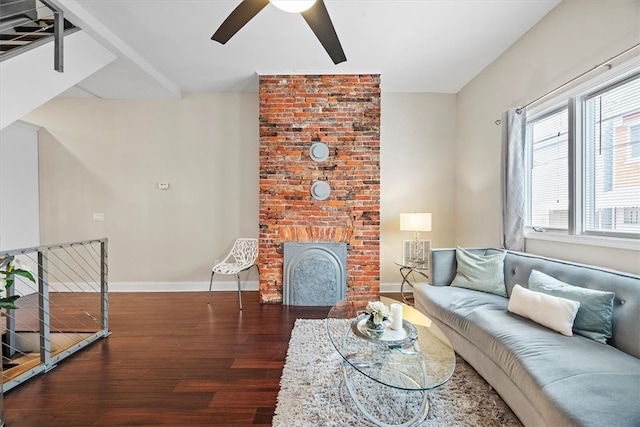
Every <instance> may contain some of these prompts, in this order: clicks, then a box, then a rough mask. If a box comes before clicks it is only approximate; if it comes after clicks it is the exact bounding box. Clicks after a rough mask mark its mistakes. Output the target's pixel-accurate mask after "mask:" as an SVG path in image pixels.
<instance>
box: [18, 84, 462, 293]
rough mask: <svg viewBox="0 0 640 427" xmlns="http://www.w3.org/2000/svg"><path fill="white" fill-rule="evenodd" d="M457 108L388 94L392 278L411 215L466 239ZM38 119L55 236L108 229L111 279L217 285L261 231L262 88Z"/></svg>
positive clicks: (439, 98)
mask: <svg viewBox="0 0 640 427" xmlns="http://www.w3.org/2000/svg"><path fill="white" fill-rule="evenodd" d="M455 108H456V107H455V95H442V94H385V95H383V97H382V123H381V140H382V149H381V168H382V179H381V181H382V184H381V187H382V188H381V204H382V208H381V222H382V232H381V257H382V268H381V281H382V282H383V283H393V282H395V283H397V282H398V281H399V280H400V275H399V273H398V268H397V266H395V265H394V263H393V261H394V260H396V259H399V258H400V257H401V255H402V240H403V239H410V238H411V236H410V233H408V234H407V233H403V232H400V230H399V214H400V213H401V212H412V211H428V212H432V213H433V231H432V232H430V233H423V236H422V237H423V238H425V239H431V240H432V241H433V244H434V245H436V246H450V245H452V244H453V242H454V241H455V239H454V231H455V227H454V209H453V194H454V183H453V161H454V160H453V155H454V140H455ZM27 119H28V120H29V121H31V122H32V123H37V124H39V125H41V126H42V127H43V128H44V129H46V130H44V129H43V131H42V132H41V134H42V135H41V143H40V155H41V157H40V158H41V164H40V172H41V182H40V186H41V208H40V209H41V212H42V241H43V243H55V242H66V241H72V240H83V239H89V238H96V237H102V236H107V237H108V238H109V266H110V269H109V278H110V281H111V282H206V281H207V280H208V278H209V274H210V267H211V263H212V262H213V260H214V258H219V257H221V256H222V255H223V254H225V253H226V251H227V250H228V246H229V244H230V243H231V242H232V240H233V239H234V238H235V237H236V236H240V235H243V236H257V235H258V169H259V166H258V100H257V94H253V93H224V94H223V93H200V94H192V95H189V96H188V97H186V98H185V99H183V100H179V101H173V100H169V101H164V100H160V101H158V100H155V101H105V100H96V99H70V98H64V99H56V100H53V101H51V102H49V103H48V104H46V105H45V106H43V107H41V108H40V109H38V110H36V111H34V112H33V113H31V114H30V115H29V116H28V118H27ZM158 181H168V182H169V183H170V190H168V191H161V190H158V189H157V188H156V184H157V182H158ZM93 213H104V214H105V221H104V222H95V221H93ZM254 279H255V278H254Z"/></svg>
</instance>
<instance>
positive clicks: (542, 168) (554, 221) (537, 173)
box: [527, 108, 569, 230]
mask: <svg viewBox="0 0 640 427" xmlns="http://www.w3.org/2000/svg"><path fill="white" fill-rule="evenodd" d="M527 147H529V150H528V156H527V157H528V163H529V168H528V169H529V170H528V175H529V176H528V179H529V185H528V186H527V188H528V190H529V192H530V194H529V197H527V200H528V203H527V211H528V212H527V213H528V215H527V225H529V226H531V227H543V228H545V229H547V228H548V229H560V230H566V229H567V228H568V222H569V145H568V110H567V108H562V109H560V110H557V111H554V112H551V113H550V114H547V115H545V116H543V117H540V118H537V119H534V120H532V121H530V122H528V123H527Z"/></svg>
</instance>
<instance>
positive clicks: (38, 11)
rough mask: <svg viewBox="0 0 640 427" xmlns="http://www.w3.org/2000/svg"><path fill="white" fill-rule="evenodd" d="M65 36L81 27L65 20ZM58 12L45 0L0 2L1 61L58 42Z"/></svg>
mask: <svg viewBox="0 0 640 427" xmlns="http://www.w3.org/2000/svg"><path fill="white" fill-rule="evenodd" d="M62 22H63V24H62V26H63V28H62V29H61V33H62V34H70V33H71V32H72V31H75V30H77V28H76V27H75V26H74V25H73V24H72V23H71V22H69V21H67V20H66V19H64V20H63V21H62ZM55 31H56V19H55V12H54V10H53V9H52V8H50V7H49V6H47V5H46V3H43V2H41V1H36V0H0V61H3V60H5V59H7V58H8V57H12V56H15V55H16V54H19V53H21V52H24V51H26V50H28V49H32V48H34V47H36V46H39V45H41V44H43V43H48V42H50V41H53V40H54V37H55Z"/></svg>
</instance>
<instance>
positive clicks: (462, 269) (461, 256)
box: [451, 248, 507, 297]
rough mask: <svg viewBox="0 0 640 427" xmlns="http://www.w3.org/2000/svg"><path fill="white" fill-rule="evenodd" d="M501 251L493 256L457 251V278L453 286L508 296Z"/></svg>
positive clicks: (463, 250) (462, 250) (503, 255)
mask: <svg viewBox="0 0 640 427" xmlns="http://www.w3.org/2000/svg"><path fill="white" fill-rule="evenodd" d="M505 255H506V252H504V251H501V252H499V253H496V254H491V255H478V254H474V253H472V252H469V251H467V250H465V249H462V248H457V249H456V262H457V269H456V276H455V277H454V278H453V282H451V286H455V287H460V288H467V289H473V290H476V291H482V292H488V293H491V294H496V295H500V296H503V297H506V296H507V288H506V287H505V284H504V257H505Z"/></svg>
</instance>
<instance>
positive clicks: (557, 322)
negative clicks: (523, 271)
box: [508, 285, 580, 337]
mask: <svg viewBox="0 0 640 427" xmlns="http://www.w3.org/2000/svg"><path fill="white" fill-rule="evenodd" d="M578 308H580V303H579V302H577V301H572V300H570V299H566V298H560V297H555V296H552V295H547V294H544V293H542V292H534V291H530V290H529V289H527V288H523V287H522V286H520V285H514V286H513V290H512V292H511V298H510V299H509V306H508V310H509V311H510V312H511V313H515V314H518V315H520V316H522V317H526V318H527V319H531V320H533V321H534V322H536V323H538V324H540V325H542V326H545V327H547V328H549V329H553V330H554V331H556V332H560V333H561V334H562V335H566V336H568V337H570V336H572V335H573V332H572V328H573V321H574V320H575V318H576V314H577V313H578Z"/></svg>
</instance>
